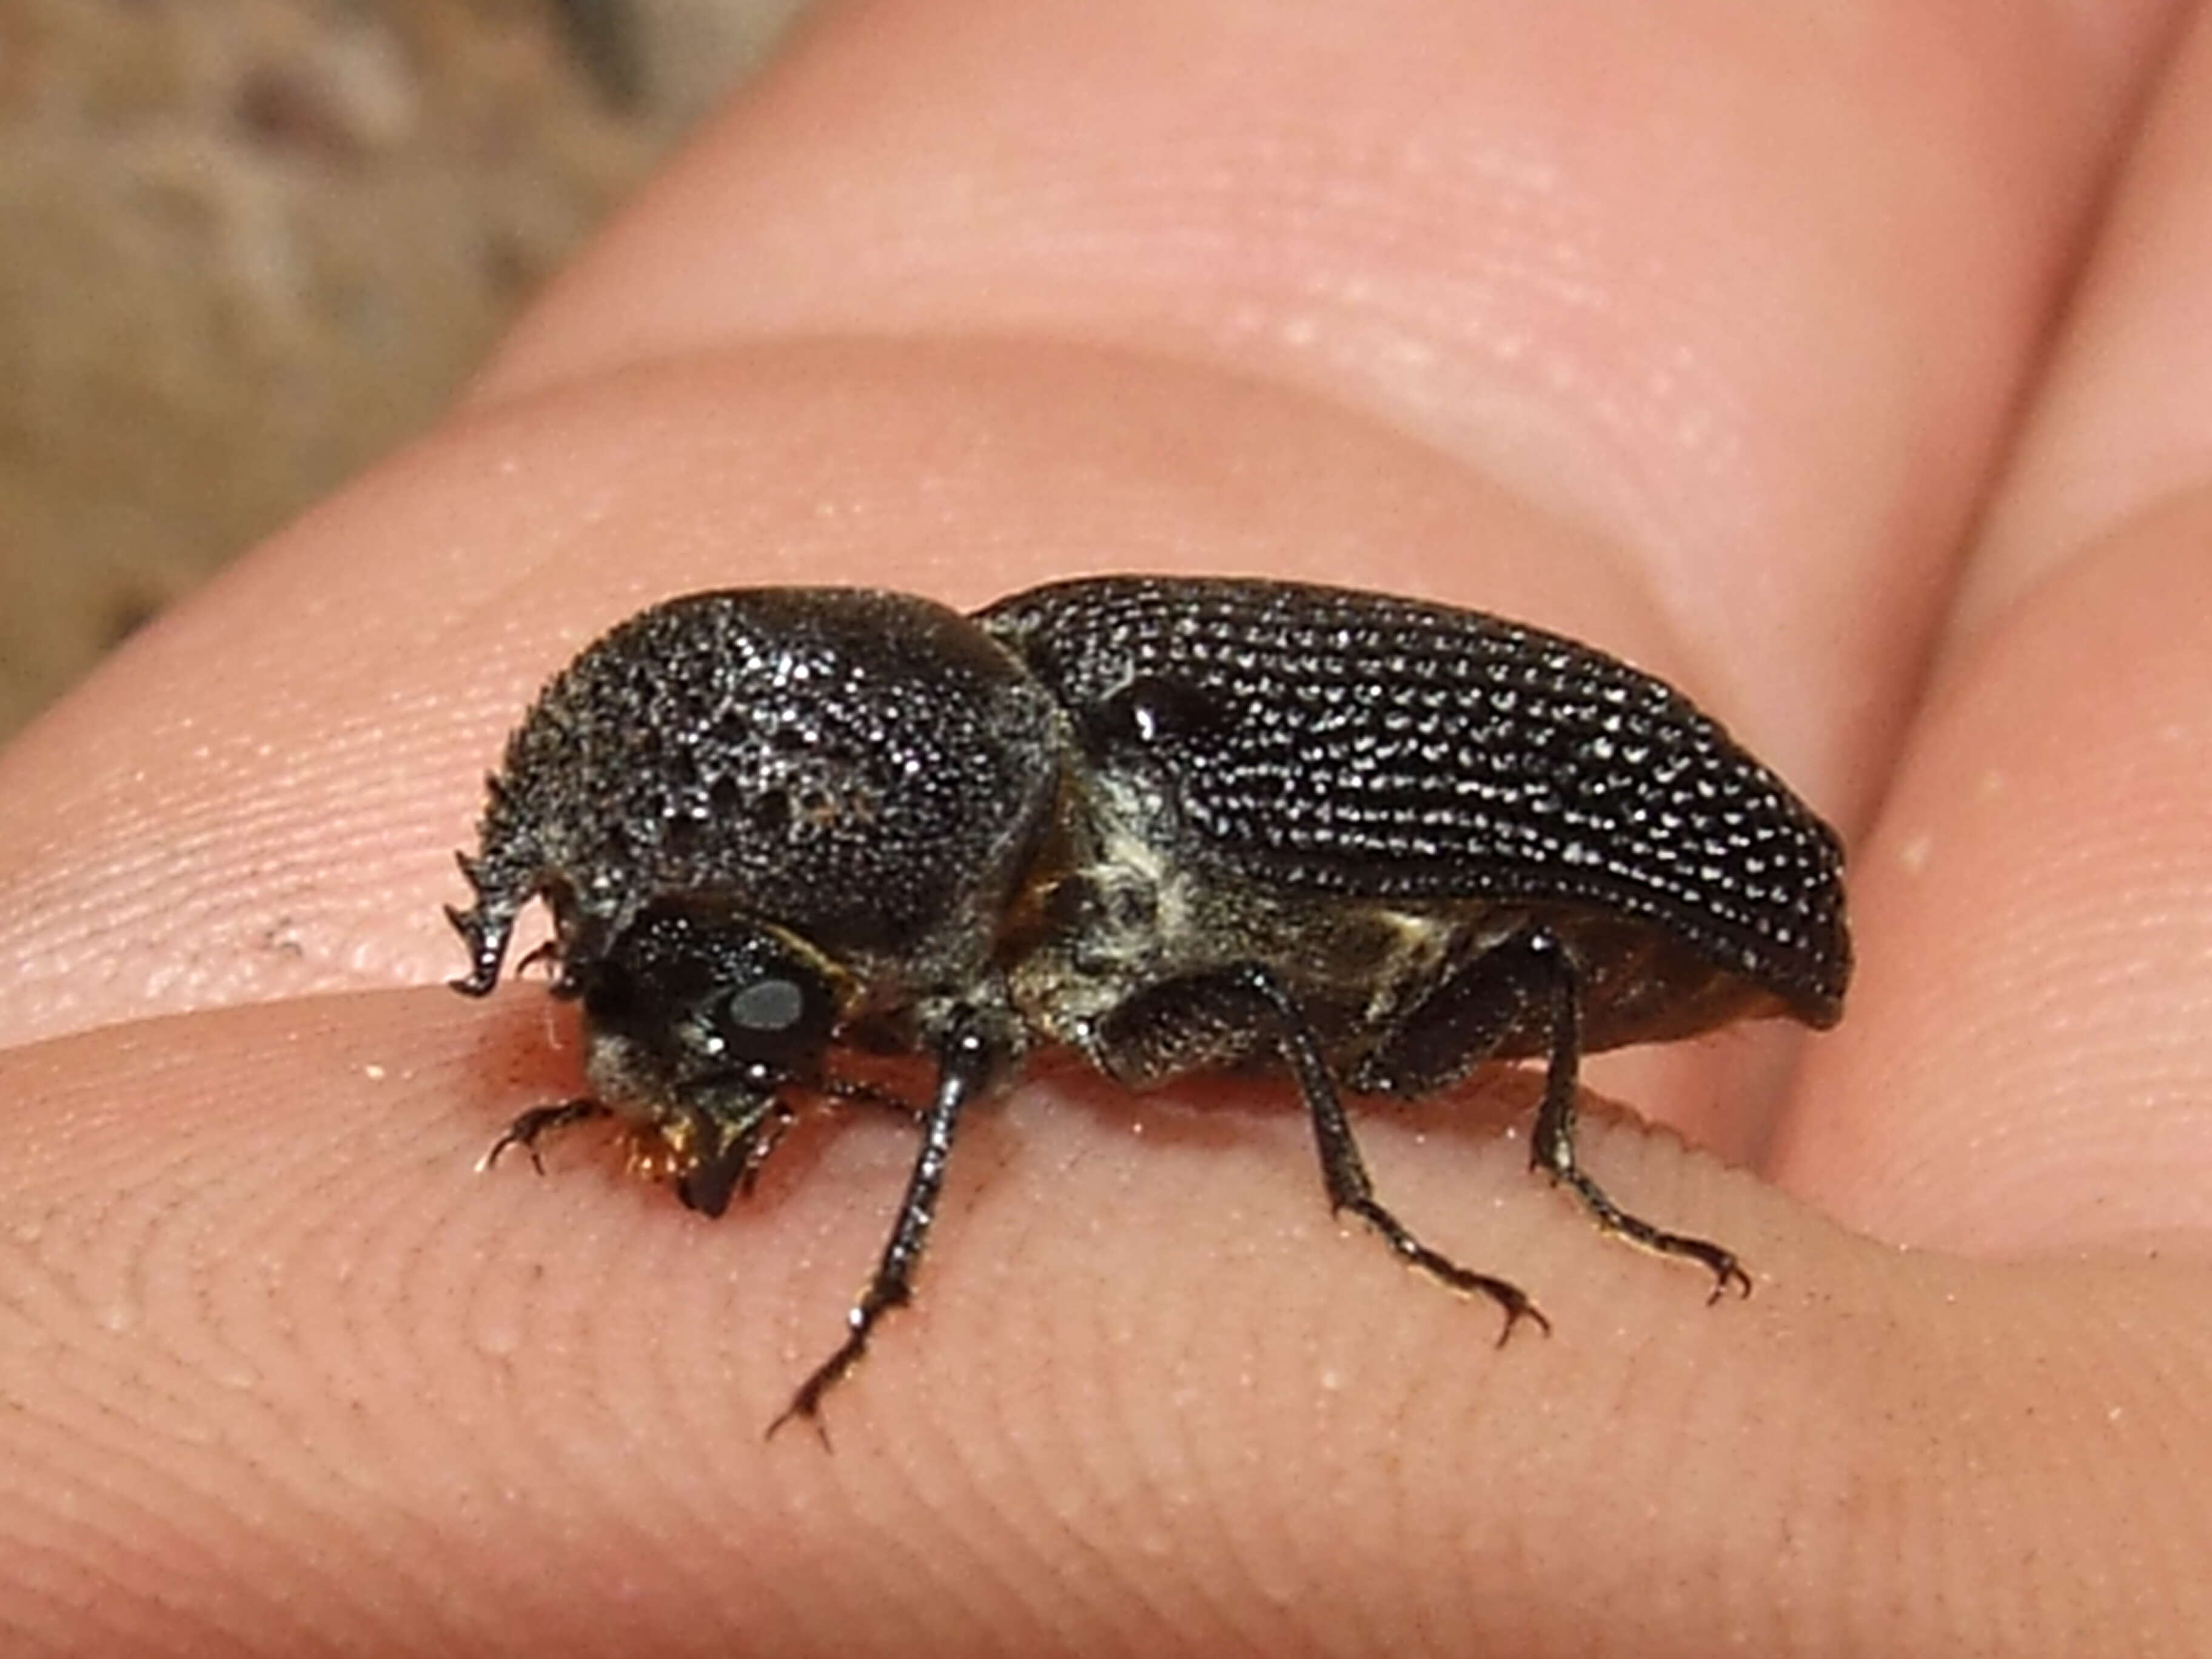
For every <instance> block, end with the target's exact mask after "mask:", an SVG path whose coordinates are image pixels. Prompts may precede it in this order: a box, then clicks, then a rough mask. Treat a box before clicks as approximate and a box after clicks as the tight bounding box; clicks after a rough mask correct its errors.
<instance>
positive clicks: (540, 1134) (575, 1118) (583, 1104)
mask: <svg viewBox="0 0 2212 1659" xmlns="http://www.w3.org/2000/svg"><path fill="white" fill-rule="evenodd" d="M607 1115H609V1109H608V1108H607V1107H605V1106H604V1105H602V1104H601V1103H599V1102H598V1101H596V1100H589V1099H586V1100H566V1101H563V1102H562V1103H561V1104H559V1105H558V1106H533V1107H532V1108H531V1109H529V1110H528V1111H526V1112H525V1113H523V1114H522V1115H520V1116H519V1117H517V1118H516V1119H515V1120H514V1121H513V1122H512V1123H510V1124H508V1125H507V1127H506V1128H504V1129H502V1130H501V1131H500V1136H499V1139H497V1140H495V1141H493V1142H492V1144H491V1146H489V1148H487V1149H486V1151H485V1152H484V1155H483V1157H482V1158H478V1159H477V1171H478V1172H479V1173H482V1172H483V1170H489V1169H490V1168H491V1166H492V1165H493V1164H496V1163H498V1162H499V1159H500V1154H501V1153H502V1152H506V1151H507V1148H508V1147H510V1146H520V1147H521V1148H522V1150H523V1151H524V1152H527V1153H528V1154H529V1155H530V1166H531V1168H532V1169H534V1170H537V1171H538V1174H540V1175H544V1173H545V1164H544V1160H543V1159H542V1158H539V1157H538V1142H539V1141H540V1140H542V1139H544V1137H545V1136H547V1135H549V1134H554V1133H558V1132H559V1131H561V1130H562V1129H566V1128H569V1127H573V1126H574V1125H575V1124H579V1123H588V1122H590V1121H592V1119H593V1118H595V1117H605V1116H607Z"/></svg>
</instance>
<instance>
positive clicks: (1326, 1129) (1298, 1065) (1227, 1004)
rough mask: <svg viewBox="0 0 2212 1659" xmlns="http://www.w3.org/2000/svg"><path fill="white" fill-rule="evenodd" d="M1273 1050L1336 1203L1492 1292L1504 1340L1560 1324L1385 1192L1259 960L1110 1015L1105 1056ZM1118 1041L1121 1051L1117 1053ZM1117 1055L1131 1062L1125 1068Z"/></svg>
mask: <svg viewBox="0 0 2212 1659" xmlns="http://www.w3.org/2000/svg"><path fill="white" fill-rule="evenodd" d="M1099 1048H1100V1053H1099V1055H1098V1058H1099V1059H1100V1060H1101V1061H1102V1063H1103V1064H1104V1065H1105V1066H1107V1068H1108V1069H1109V1071H1122V1070H1135V1071H1138V1072H1140V1073H1150V1074H1152V1075H1155V1076H1158V1075H1164V1074H1166V1073H1169V1072H1170V1071H1175V1070H1190V1069H1195V1068H1196V1067H1197V1066H1201V1065H1204V1064H1206V1063H1208V1062H1209V1061H1211V1062H1212V1063H1220V1062H1223V1061H1226V1060H1233V1059H1236V1058H1238V1057H1240V1056H1242V1055H1243V1054H1247V1053H1249V1052H1250V1051H1252V1050H1255V1049H1259V1048H1273V1049H1274V1050H1275V1052H1276V1053H1277V1054H1279V1055H1280V1057H1281V1059H1282V1060H1283V1063H1284V1064H1285V1066H1288V1067H1289V1068H1290V1071H1291V1076H1292V1077H1294V1078H1295V1079H1297V1085H1298V1092H1299V1094H1300V1095H1301V1096H1303V1097H1304V1100H1305V1104H1306V1112H1307V1115H1308V1116H1309V1117H1310V1119H1311V1120H1312V1122H1313V1131H1314V1141H1315V1144H1316V1147H1317V1149H1318V1150H1319V1152H1320V1153H1321V1169H1322V1183H1323V1185H1324V1186H1325V1187H1326V1188H1327V1190H1328V1201H1329V1207H1330V1208H1331V1209H1332V1210H1334V1211H1335V1212H1337V1213H1339V1214H1343V1213H1346V1212H1349V1213H1351V1214H1352V1215H1356V1216H1358V1218H1360V1219H1361V1220H1362V1221H1364V1222H1365V1223H1366V1224H1367V1225H1368V1226H1370V1228H1372V1229H1373V1230H1374V1231H1376V1233H1378V1234H1380V1235H1381V1236H1382V1237H1383V1242H1384V1243H1387V1244H1389V1247H1390V1249H1392V1250H1393V1251H1394V1252H1395V1254H1396V1255H1397V1256H1398V1258H1399V1259H1400V1260H1401V1261H1404V1262H1406V1263H1407V1265H1408V1266H1410V1267H1418V1268H1419V1269H1420V1270H1421V1271H1422V1272H1423V1273H1427V1274H1428V1275H1429V1276H1430V1277H1431V1278H1432V1279H1437V1280H1439V1281H1441V1282H1442V1283H1443V1284H1444V1285H1447V1286H1449V1288H1451V1289H1452V1290H1455V1291H1461V1292H1462V1293H1465V1294H1468V1295H1480V1296H1486V1297H1489V1298H1490V1299H1491V1300H1492V1302H1494V1303H1496V1304H1498V1307H1499V1308H1501V1309H1503V1310H1504V1314H1505V1325H1504V1329H1502V1330H1501V1331H1499V1333H1498V1340H1499V1341H1500V1342H1501V1343H1502V1342H1504V1340H1505V1339H1506V1338H1507V1337H1509V1336H1510V1335H1511V1334H1513V1328H1514V1326H1515V1325H1516V1324H1518V1323H1519V1322H1521V1321H1522V1320H1523V1319H1529V1320H1534V1322H1536V1324H1537V1325H1538V1326H1539V1327H1541V1328H1542V1329H1544V1330H1546V1331H1549V1330H1550V1329H1551V1328H1552V1322H1551V1321H1550V1320H1548V1319H1547V1318H1545V1317H1544V1315H1543V1313H1542V1311H1541V1310H1540V1309H1538V1307H1537V1306H1536V1304H1534V1302H1532V1301H1530V1300H1529V1299H1528V1293H1527V1292H1526V1291H1522V1289H1521V1287H1520V1286H1519V1285H1515V1284H1513V1283H1512V1282H1511V1281H1510V1280H1508V1279H1499V1278H1497V1277H1496V1276H1494V1275H1492V1274H1490V1273H1477V1272H1475V1271H1474V1269H1473V1268H1471V1267H1462V1266H1460V1264H1459V1263H1458V1262H1456V1261H1453V1260H1452V1259H1451V1258H1450V1257H1449V1256H1447V1255H1444V1254H1443V1253H1442V1252H1441V1251H1439V1250H1435V1249H1431V1248H1430V1247H1429V1246H1428V1245H1426V1244H1424V1243H1421V1241H1420V1240H1419V1238H1418V1237H1415V1236H1414V1234H1413V1231H1412V1229H1410V1228H1408V1227H1407V1225H1406V1224H1405V1223H1404V1222H1402V1221H1401V1220H1399V1219H1398V1218H1397V1217H1396V1216H1395V1215H1394V1214H1392V1213H1391V1212H1390V1211H1389V1209H1388V1208H1386V1207H1385V1206H1383V1202H1382V1200H1379V1199H1377V1198H1376V1196H1375V1182H1374V1181H1373V1179H1372V1177H1370V1176H1369V1175H1368V1173H1367V1164H1366V1160H1365V1159H1364V1158H1362V1157H1361V1156H1360V1154H1359V1145H1358V1141H1356V1140H1355V1139H1353V1138H1352V1120H1351V1118H1350V1117H1349V1115H1347V1114H1346V1111H1345V1109H1344V1101H1343V1098H1342V1097H1341V1096H1340V1095H1339V1093H1338V1092H1337V1087H1336V1082H1335V1079H1334V1078H1332V1077H1331V1076H1330V1074H1329V1069H1328V1061H1327V1060H1326V1059H1325V1058H1324V1057H1323V1055H1322V1046H1321V1042H1320V1039H1319V1038H1317V1037H1316V1036H1315V1035H1314V1030H1313V1026H1312V1024H1310V1022H1309V1021H1308V1020H1307V1018H1306V1016H1305V1012H1304V1010H1303V1009H1302V1008H1300V1007H1299V1006H1298V1003H1297V998H1295V997H1293V996H1292V995H1291V994H1290V992H1289V991H1287V990H1286V989H1285V988H1284V987H1283V985H1282V983H1281V981H1279V980H1278V979H1277V978H1276V977H1275V975H1273V973H1271V972H1270V971H1269V970H1268V969H1267V968H1266V967H1264V966H1262V965H1261V964H1260V963H1238V964H1237V965H1234V966H1231V967H1228V968H1224V969H1217V970H1214V971H1211V972H1207V973H1205V974H1199V975H1190V976H1189V977H1187V978H1183V979H1177V980H1170V981H1167V982H1166V983H1164V984H1162V985H1158V986H1154V987H1152V988H1151V989H1149V990H1147V991H1146V992H1145V993H1144V994H1142V995H1141V996H1139V997H1138V998H1136V999H1133V1000H1131V1001H1130V1002H1128V1003H1125V1004H1123V1005H1122V1006H1121V1007H1120V1008H1118V1009H1116V1010H1115V1012H1114V1013H1113V1014H1112V1015H1111V1016H1109V1018H1107V1020H1105V1021H1104V1022H1103V1029H1102V1030H1101V1031H1100V1033H1099ZM1117 1049H1118V1050H1119V1053H1118V1054H1117ZM1117 1058H1121V1059H1126V1060H1127V1061H1129V1062H1130V1064H1129V1065H1128V1066H1117V1065H1116V1064H1115V1061H1116V1060H1117Z"/></svg>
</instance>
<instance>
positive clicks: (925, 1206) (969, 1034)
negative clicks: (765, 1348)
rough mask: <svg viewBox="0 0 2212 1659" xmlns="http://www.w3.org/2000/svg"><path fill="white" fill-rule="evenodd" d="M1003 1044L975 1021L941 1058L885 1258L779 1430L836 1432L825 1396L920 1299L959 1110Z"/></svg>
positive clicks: (989, 1074) (985, 1079) (956, 1034)
mask: <svg viewBox="0 0 2212 1659" xmlns="http://www.w3.org/2000/svg"><path fill="white" fill-rule="evenodd" d="M1004 1057H1005V1056H1004V1050H1003V1048H1002V1047H1001V1046H1000V1045H999V1044H997V1043H994V1042H992V1041H991V1040H990V1039H989V1038H988V1037H987V1036H985V1035H984V1033H983V1031H982V1030H981V1029H980V1027H979V1025H978V1024H976V1023H975V1022H973V1021H969V1022H965V1023H963V1024H960V1025H958V1026H957V1027H955V1029H954V1030H953V1032H952V1034H951V1037H950V1038H949V1039H948V1040H947V1041H946V1042H945V1045H944V1048H943V1051H942V1054H941V1056H940V1059H939V1073H938V1081H937V1096H936V1098H935V1099H934V1100H933V1101H932V1102H931V1103H930V1105H929V1109H928V1110H927V1111H926V1112H924V1113H923V1114H922V1117H921V1151H920V1152H918V1153H917V1154H916V1155H915V1162H914V1172H913V1173H912V1174H911V1175H909V1176H908V1177H907V1183H906V1195H905V1196H904V1197H903V1198H902V1199H901V1200H899V1211H898V1219H897V1220H896V1222H894V1223H893V1224H892V1225H891V1236H890V1240H889V1241H888V1242H887V1243H885V1244H884V1254H883V1257H882V1260H881V1261H878V1263H877V1264H876V1271H875V1274H874V1276H873V1277H872V1279H869V1280H868V1286H867V1288H866V1290H865V1291H861V1292H860V1300H859V1301H858V1302H856V1303H854V1304H853V1308H852V1311H851V1312H850V1313H848V1314H847V1315H846V1316H845V1325H846V1334H845V1340H843V1341H842V1342H841V1343H839V1344H838V1345H837V1350H836V1352H835V1353H832V1354H831V1355H830V1356H829V1358H827V1359H825V1360H823V1362H822V1363H821V1364H819V1365H817V1366H816V1367H815V1368H814V1370H812V1372H811V1373H810V1374H809V1375H808V1376H807V1378H806V1380H805V1382H804V1383H800V1384H799V1390H798V1392H797V1393H795V1394H793V1395H792V1396H791V1403H790V1404H789V1405H788V1406H786V1407H784V1408H783V1410H782V1412H781V1413H780V1414H779V1415H778V1416H777V1418H776V1419H775V1421H774V1422H773V1423H770V1424H769V1425H768V1432H769V1434H770V1435H773V1434H774V1433H775V1431H777V1430H778V1429H780V1428H781V1427H782V1426H783V1425H785V1424H787V1423H788V1422H790V1421H791V1419H793V1418H794V1417H804V1418H806V1419H810V1420H811V1421H812V1423H813V1424H814V1430H815V1432H816V1433H817V1434H818V1435H820V1436H821V1437H822V1443H823V1444H824V1445H825V1446H826V1445H827V1444H829V1433H828V1431H826V1430H824V1429H823V1426H822V1397H823V1395H826V1394H828V1393H829V1390H830V1389H833V1388H835V1387H836V1386H837V1384H838V1383H841V1382H842V1381H843V1380H844V1379H845V1376H846V1374H847V1373H848V1372H849V1371H850V1370H852V1369H853V1367H854V1366H855V1365H857V1364H860V1358H861V1356H862V1355H864V1354H866V1352H867V1351H868V1338H869V1336H870V1334H872V1332H873V1331H874V1330H875V1328H876V1324H877V1322H878V1321H879V1320H881V1319H882V1318H883V1316H884V1315H885V1314H887V1313H889V1312H890V1310H892V1309H894V1308H903V1307H904V1306H906V1304H908V1302H910V1301H912V1300H913V1299H914V1274H915V1267H917V1266H919V1265H920V1263H921V1252H922V1247H923V1246H924V1245H925V1244H927V1243H928V1240H929V1227H930V1224H931V1223H932V1222H933V1221H934V1220H935V1219H936V1218H937V1206H938V1200H939V1198H940V1197H941V1196H942V1195H943V1194H944V1190H945V1165H946V1164H948V1163H950V1162H951V1157H952V1137H953V1133H954V1131H955V1130H957V1128H958V1127H959V1123H960V1115H961V1113H962V1111H963V1109H965V1108H966V1107H967V1106H968V1105H969V1103H970V1102H972V1101H973V1100H975V1097H977V1096H978V1095H981V1093H982V1092H983V1091H985V1090H986V1089H987V1088H988V1087H989V1086H990V1084H991V1079H992V1078H993V1076H994V1073H996V1072H997V1071H998V1069H999V1066H1000V1062H1001V1060H1003V1059H1004Z"/></svg>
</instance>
